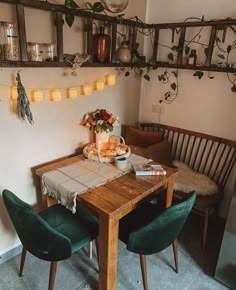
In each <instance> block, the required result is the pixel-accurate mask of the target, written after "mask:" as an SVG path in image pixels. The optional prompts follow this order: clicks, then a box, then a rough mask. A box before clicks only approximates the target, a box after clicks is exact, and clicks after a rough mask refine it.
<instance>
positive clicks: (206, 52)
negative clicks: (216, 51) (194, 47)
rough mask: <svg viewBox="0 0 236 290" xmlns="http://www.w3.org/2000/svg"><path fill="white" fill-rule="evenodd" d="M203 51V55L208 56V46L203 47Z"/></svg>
mask: <svg viewBox="0 0 236 290" xmlns="http://www.w3.org/2000/svg"><path fill="white" fill-rule="evenodd" d="M204 53H205V56H206V57H208V53H209V48H208V47H205V48H204Z"/></svg>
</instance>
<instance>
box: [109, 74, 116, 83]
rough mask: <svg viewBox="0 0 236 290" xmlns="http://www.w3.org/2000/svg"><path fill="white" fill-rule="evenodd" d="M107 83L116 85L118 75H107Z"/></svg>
mask: <svg viewBox="0 0 236 290" xmlns="http://www.w3.org/2000/svg"><path fill="white" fill-rule="evenodd" d="M107 84H108V85H109V86H114V85H115V84H116V76H115V75H108V76H107Z"/></svg>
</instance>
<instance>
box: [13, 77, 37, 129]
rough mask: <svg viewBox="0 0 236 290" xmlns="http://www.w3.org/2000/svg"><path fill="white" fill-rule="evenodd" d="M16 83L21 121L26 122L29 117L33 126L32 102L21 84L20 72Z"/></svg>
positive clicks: (18, 111) (18, 112)
mask: <svg viewBox="0 0 236 290" xmlns="http://www.w3.org/2000/svg"><path fill="white" fill-rule="evenodd" d="M16 82H17V94H18V97H17V114H18V116H19V118H20V119H23V120H25V116H26V117H27V119H28V121H29V123H30V124H31V125H33V124H34V120H33V115H32V113H31V111H30V102H29V99H28V97H27V94H26V91H25V88H24V86H23V84H22V82H21V78H20V72H17V75H16Z"/></svg>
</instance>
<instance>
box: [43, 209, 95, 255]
mask: <svg viewBox="0 0 236 290" xmlns="http://www.w3.org/2000/svg"><path fill="white" fill-rule="evenodd" d="M39 215H40V216H41V217H42V218H43V219H44V220H45V221H46V222H47V223H48V224H49V225H50V226H51V227H52V228H53V229H54V230H56V231H58V232H59V233H61V234H62V235H64V236H66V237H68V238H69V239H70V241H71V244H72V252H75V251H77V250H79V249H80V248H81V247H84V246H85V245H87V244H88V243H89V242H90V241H92V240H93V239H94V238H95V237H96V236H97V234H98V221H97V219H96V217H95V216H93V215H91V214H89V213H88V212H86V211H85V210H84V209H82V208H78V210H77V211H76V213H75V214H73V213H72V212H71V211H70V210H68V209H66V208H65V207H64V206H62V205H60V204H56V205H53V206H51V207H49V208H47V209H46V210H44V211H42V212H40V213H39ZM76 217H78V218H76ZM78 241H79V242H78ZM55 246H56V245H55Z"/></svg>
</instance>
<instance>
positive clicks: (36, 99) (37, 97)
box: [33, 90, 43, 102]
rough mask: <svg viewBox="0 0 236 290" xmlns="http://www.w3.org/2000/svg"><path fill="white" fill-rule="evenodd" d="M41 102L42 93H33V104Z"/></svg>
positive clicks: (39, 91)
mask: <svg viewBox="0 0 236 290" xmlns="http://www.w3.org/2000/svg"><path fill="white" fill-rule="evenodd" d="M42 100H43V92H42V91H41V90H34V91H33V101H34V102H42Z"/></svg>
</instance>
